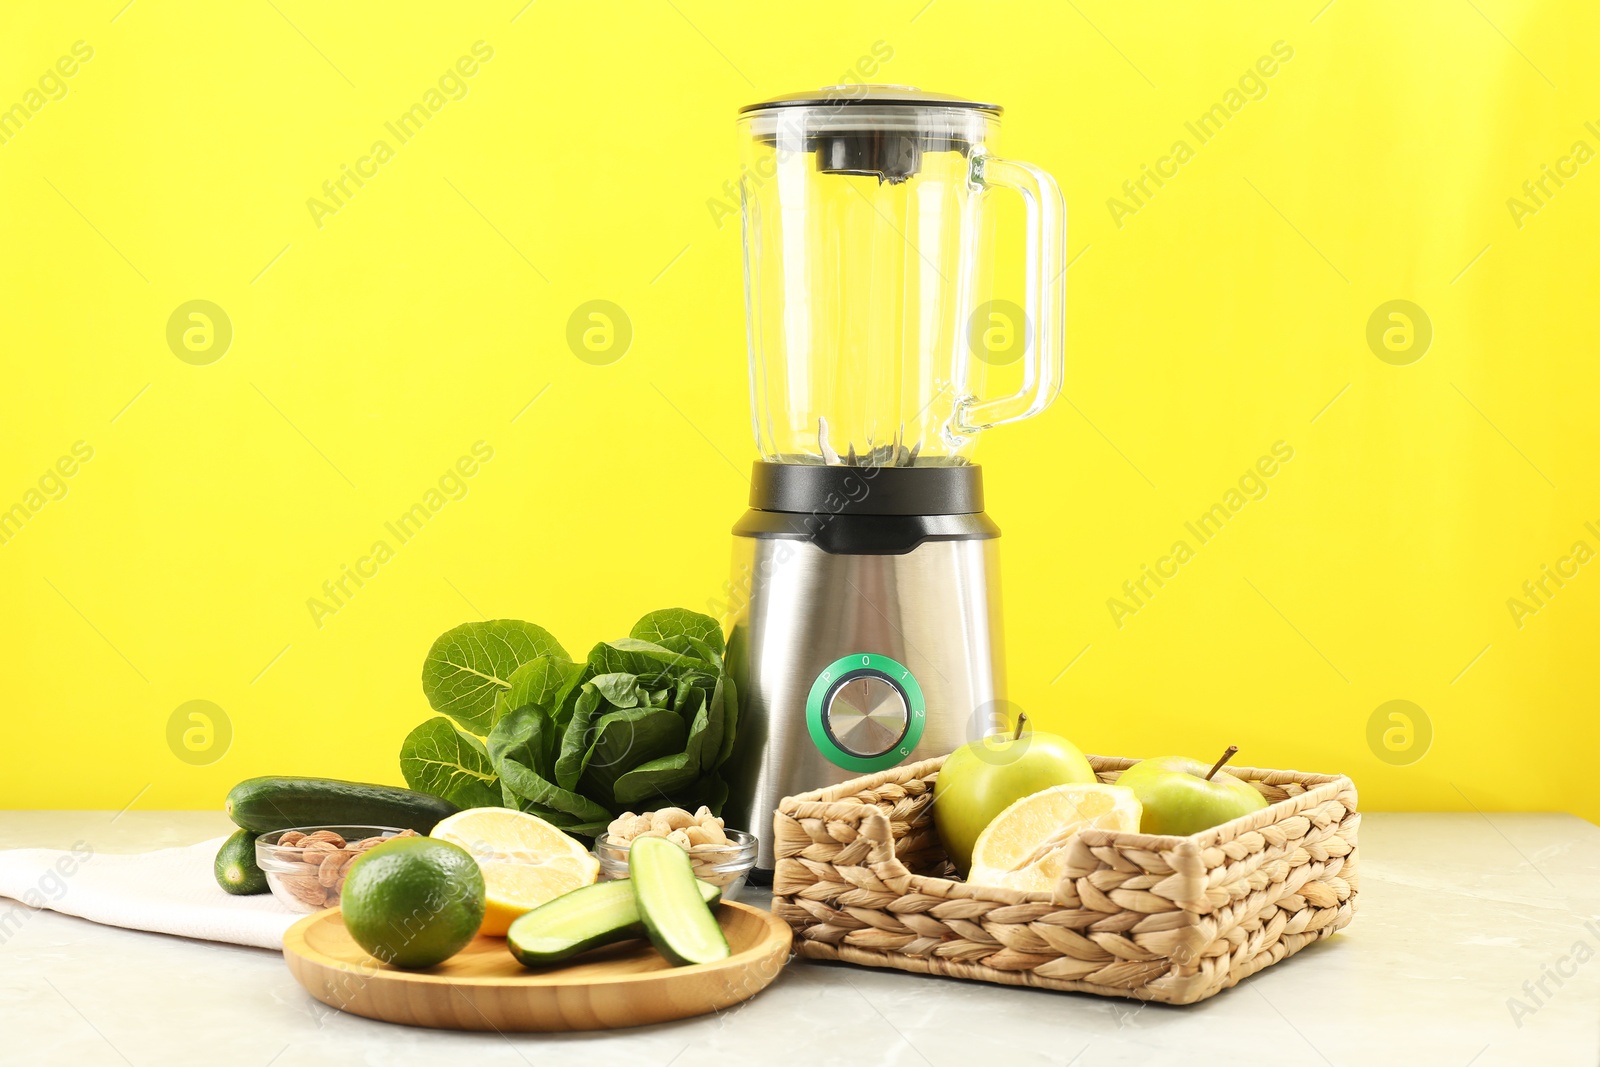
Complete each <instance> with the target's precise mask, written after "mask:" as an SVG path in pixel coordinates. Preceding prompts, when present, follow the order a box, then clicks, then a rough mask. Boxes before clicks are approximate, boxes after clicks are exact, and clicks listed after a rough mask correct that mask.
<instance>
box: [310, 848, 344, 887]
mask: <svg viewBox="0 0 1600 1067" xmlns="http://www.w3.org/2000/svg"><path fill="white" fill-rule="evenodd" d="M345 859H346V856H345V854H344V853H343V852H330V853H328V854H327V855H326V856H324V857H322V866H320V867H318V868H317V881H318V882H319V883H321V884H322V886H323V887H324V888H326V887H328V886H333V885H338V884H339V872H340V871H341V870H343V869H344V863H345Z"/></svg>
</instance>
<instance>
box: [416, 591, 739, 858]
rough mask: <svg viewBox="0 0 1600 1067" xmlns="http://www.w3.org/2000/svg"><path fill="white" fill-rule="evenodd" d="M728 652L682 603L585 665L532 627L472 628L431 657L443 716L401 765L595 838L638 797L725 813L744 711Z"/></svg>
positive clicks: (473, 798) (601, 649) (434, 701)
mask: <svg viewBox="0 0 1600 1067" xmlns="http://www.w3.org/2000/svg"><path fill="white" fill-rule="evenodd" d="M723 652H724V645H723V638H722V629H721V627H720V626H719V625H718V624H717V622H716V620H714V619H711V618H709V617H707V616H705V615H700V614H697V613H695V612H692V611H685V610H682V609H677V608H669V609H666V610H663V611H654V612H651V613H650V614H648V615H646V616H645V617H644V618H642V619H640V620H639V622H638V623H637V624H635V626H634V627H633V629H632V631H631V632H630V633H629V635H628V636H627V637H624V638H622V639H620V640H617V641H608V642H603V643H601V644H598V645H595V646H594V648H593V649H591V650H590V652H589V655H588V657H587V658H586V659H585V660H584V661H583V662H581V663H579V662H576V661H574V660H572V659H570V658H569V657H568V656H567V654H566V652H565V651H563V650H562V648H561V646H560V645H558V644H556V642H555V640H554V638H552V637H550V635H549V634H548V633H547V632H546V631H544V630H542V629H540V628H539V627H537V626H534V625H532V624H530V623H523V622H515V621H510V620H497V621H494V622H474V623H466V624H465V625H462V626H458V627H456V628H455V629H453V630H450V631H449V632H448V633H445V634H444V635H443V636H441V637H440V638H439V639H438V640H437V641H435V642H434V644H433V648H432V649H431V650H430V651H429V652H428V657H427V660H426V661H425V663H424V665H423V674H422V689H423V693H424V695H425V696H426V697H427V698H428V703H429V704H430V705H431V706H432V707H433V709H434V710H435V711H438V712H441V713H442V714H441V715H440V716H438V717H436V718H432V719H429V720H428V721H426V722H424V723H423V724H422V725H420V726H418V727H417V728H416V729H415V730H413V731H411V733H410V735H409V736H407V737H406V739H405V742H404V743H403V744H402V746H401V749H400V769H401V772H402V773H403V774H404V775H405V778H406V781H407V782H408V783H409V784H410V785H411V786H412V788H414V789H418V790H422V791H423V792H427V793H431V794H433V795H435V796H438V797H442V798H445V799H447V800H449V801H451V802H452V803H454V804H456V805H459V806H461V807H483V806H491V805H503V806H505V807H509V808H516V809H519V810H521V811H526V812H529V813H530V814H533V815H537V816H539V817H540V818H541V819H544V820H545V821H547V822H549V823H551V824H552V825H554V826H557V827H559V828H560V829H562V830H565V831H566V832H568V833H571V834H578V835H584V836H590V837H592V836H594V835H596V834H598V833H600V832H601V831H602V830H604V829H605V827H606V825H607V824H608V823H609V822H610V821H611V818H612V817H613V816H614V815H617V814H620V813H621V812H623V811H624V810H627V809H628V808H630V807H637V806H639V805H641V804H648V805H649V806H650V807H664V806H677V807H684V808H688V809H689V810H693V809H695V808H696V807H698V806H699V805H701V804H705V805H707V806H708V807H710V808H711V809H712V810H713V811H719V810H721V807H722V802H723V800H724V799H726V797H727V785H726V783H725V782H724V781H723V780H722V777H721V775H720V774H719V773H718V770H719V768H720V767H721V766H722V765H723V763H724V762H725V761H726V760H727V758H728V754H729V752H731V751H732V749H733V737H734V726H735V722H734V720H735V717H736V711H737V702H736V700H735V697H734V690H733V682H732V681H731V679H729V678H728V676H727V673H726V671H725V670H724V668H723Z"/></svg>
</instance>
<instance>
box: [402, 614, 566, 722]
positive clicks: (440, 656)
mask: <svg viewBox="0 0 1600 1067" xmlns="http://www.w3.org/2000/svg"><path fill="white" fill-rule="evenodd" d="M566 655H567V654H566V652H565V651H564V650H563V649H562V648H561V645H560V644H559V643H558V642H557V641H556V639H555V638H554V637H551V636H550V634H549V632H548V631H546V630H544V629H542V628H540V627H538V626H535V625H533V624H532V623H529V622H517V621H515V620H512V619H496V620H495V621H493V622H469V623H465V624H463V625H461V626H457V627H456V628H455V629H453V630H447V631H446V632H445V633H444V634H443V635H441V636H440V637H439V639H438V640H437V641H435V642H434V643H433V647H432V648H430V649H429V650H428V657H427V659H425V660H424V661H423V664H422V692H423V693H424V695H426V696H427V698H428V704H429V706H431V707H432V708H433V710H434V711H437V712H442V713H443V714H445V715H448V716H450V717H451V718H452V719H454V720H455V721H456V722H457V723H459V724H460V725H461V726H462V727H463V728H464V729H467V730H470V731H472V732H473V733H477V734H485V733H488V732H489V728H490V727H491V726H493V725H494V721H493V720H494V710H495V701H496V698H497V697H499V695H500V694H501V693H502V692H504V691H505V690H507V689H510V688H511V681H510V679H511V676H512V675H513V674H514V673H516V670H517V668H518V667H520V666H522V665H523V664H524V663H527V662H528V661H529V660H533V659H537V658H539V657H540V656H560V657H561V658H562V659H565V658H566Z"/></svg>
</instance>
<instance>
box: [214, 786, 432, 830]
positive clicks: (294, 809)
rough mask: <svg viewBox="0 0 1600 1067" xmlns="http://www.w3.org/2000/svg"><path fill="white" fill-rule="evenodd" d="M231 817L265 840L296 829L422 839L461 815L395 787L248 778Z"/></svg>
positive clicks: (232, 796) (237, 789) (234, 797)
mask: <svg viewBox="0 0 1600 1067" xmlns="http://www.w3.org/2000/svg"><path fill="white" fill-rule="evenodd" d="M226 808H227V811H228V816H229V817H230V818H232V819H233V821H234V822H235V823H237V824H238V825H239V826H242V827H244V828H245V829H246V830H254V831H255V832H256V833H258V834H264V833H266V832H267V831H269V830H287V829H288V828H289V827H291V826H395V827H399V828H401V829H407V828H409V829H412V830H415V831H416V832H417V833H419V834H425V833H427V832H428V831H430V830H432V829H433V827H434V824H435V823H437V822H438V821H439V820H440V819H443V818H445V817H446V816H448V815H454V814H455V813H456V812H457V811H459V810H460V809H459V808H457V807H456V806H455V805H454V804H452V803H450V802H449V801H448V800H441V799H439V798H438V797H435V796H429V795H428V794H427V793H417V792H414V791H412V790H410V789H399V788H397V787H395V786H392V785H364V784H362V783H361V782H341V781H338V780H336V779H333V778H293V777H289V776H284V775H280V776H275V777H267V778H247V779H245V780H244V781H242V782H240V783H239V784H238V785H236V786H234V787H233V789H232V790H230V791H229V793H228V802H227V804H226Z"/></svg>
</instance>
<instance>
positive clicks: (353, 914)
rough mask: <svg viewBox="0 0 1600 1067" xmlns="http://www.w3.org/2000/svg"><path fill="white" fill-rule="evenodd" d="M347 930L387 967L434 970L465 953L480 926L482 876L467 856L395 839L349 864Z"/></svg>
mask: <svg viewBox="0 0 1600 1067" xmlns="http://www.w3.org/2000/svg"><path fill="white" fill-rule="evenodd" d="M339 903H340V910H341V911H342V912H343V914H344V925H345V929H346V930H349V931H350V936H351V937H353V938H354V939H355V942H356V944H358V945H360V946H361V947H362V948H364V949H366V950H367V951H368V952H369V953H371V954H372V956H373V957H374V958H375V959H377V960H379V961H380V962H382V963H392V964H393V965H395V966H396V967H432V966H433V965H434V964H436V963H442V962H444V961H445V960H447V959H449V958H450V957H451V956H454V955H455V954H456V953H457V952H460V951H461V949H462V947H463V946H465V945H466V943H467V942H468V941H471V940H472V938H473V935H475V934H476V933H477V932H478V925H479V924H480V923H482V922H483V907H484V904H483V872H482V871H481V870H479V869H478V861H477V860H475V859H473V858H472V857H471V856H470V855H468V854H467V852H466V850H465V849H463V848H461V847H459V846H457V845H452V844H450V843H449V842H448V841H438V840H435V839H434V838H431V837H397V838H395V839H394V840H392V841H386V842H384V843H383V844H381V845H379V846H377V847H376V848H374V849H372V851H370V852H368V853H367V854H366V855H364V856H362V857H361V858H360V859H358V860H356V861H355V862H354V863H352V864H351V865H350V871H349V873H348V874H347V875H346V877H345V882H344V894H343V896H342V897H341V899H340V902H339Z"/></svg>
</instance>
